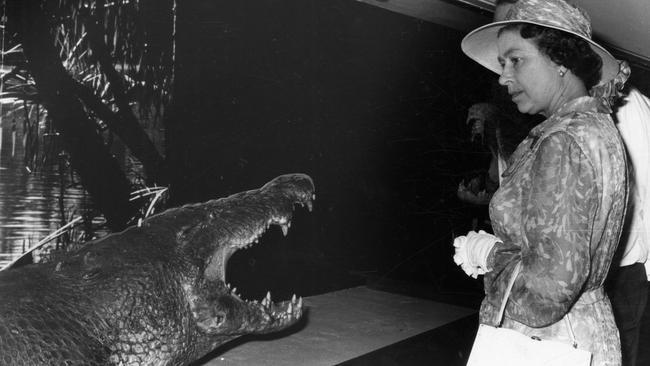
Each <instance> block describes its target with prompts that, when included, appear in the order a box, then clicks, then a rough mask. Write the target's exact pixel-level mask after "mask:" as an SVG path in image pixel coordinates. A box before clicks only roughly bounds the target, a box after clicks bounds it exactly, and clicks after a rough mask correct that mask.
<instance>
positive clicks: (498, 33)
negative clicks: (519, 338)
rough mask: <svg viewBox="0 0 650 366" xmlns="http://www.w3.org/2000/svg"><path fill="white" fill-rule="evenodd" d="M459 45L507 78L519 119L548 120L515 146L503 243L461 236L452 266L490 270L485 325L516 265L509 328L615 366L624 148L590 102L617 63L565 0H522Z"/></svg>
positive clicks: (501, 196) (503, 205)
mask: <svg viewBox="0 0 650 366" xmlns="http://www.w3.org/2000/svg"><path fill="white" fill-rule="evenodd" d="M462 48H463V51H464V52H465V53H466V54H467V55H468V56H469V57H471V58H472V59H474V60H475V61H477V62H478V63H480V64H481V65H483V66H485V67H487V68H488V69H490V70H492V71H494V72H496V73H498V74H500V77H499V83H500V84H501V85H503V86H504V87H506V88H507V89H508V93H509V94H510V96H511V98H512V101H513V102H514V103H515V104H516V105H517V108H518V110H519V111H520V112H523V113H528V114H542V115H543V116H545V117H546V120H545V121H544V122H542V123H540V124H539V125H537V126H535V127H534V128H533V129H532V130H531V131H530V133H529V135H528V137H527V138H526V139H525V140H524V141H523V142H522V143H521V144H520V145H519V146H518V147H517V150H516V151H515V153H514V154H513V155H512V157H511V159H510V164H509V167H508V169H507V170H506V171H505V172H504V174H503V180H502V183H501V186H500V188H499V190H497V192H496V193H495V194H494V196H493V198H492V201H491V202H490V218H491V220H492V225H493V229H494V232H495V234H496V236H495V235H490V234H487V233H485V232H479V233H475V232H470V233H468V235H467V236H461V237H458V238H456V240H455V241H454V246H455V247H456V255H455V256H454V260H455V261H456V263H457V264H460V265H461V266H462V268H463V270H465V272H466V273H467V274H469V275H472V276H474V277H476V276H477V275H479V274H485V278H484V286H485V294H486V297H485V299H484V300H483V303H482V305H481V311H480V321H481V322H482V323H485V324H491V325H497V324H498V323H499V320H498V319H497V318H498V310H499V307H500V305H501V303H502V301H503V297H504V292H505V288H506V284H507V283H508V280H509V279H510V277H511V276H512V275H513V271H514V269H515V267H516V266H517V264H518V263H521V267H520V271H519V272H518V273H515V274H514V275H515V276H516V281H515V284H514V286H513V289H512V292H511V294H510V296H509V298H508V303H507V306H506V313H505V316H504V319H503V322H502V323H501V324H502V326H503V327H506V328H511V329H515V330H517V331H519V332H521V333H524V334H526V335H530V336H537V337H539V338H541V339H550V340H556V341H566V342H569V341H570V339H572V336H571V333H572V332H573V333H574V336H575V340H576V341H577V344H578V348H581V349H586V350H588V351H590V352H592V354H593V357H592V365H620V362H621V356H620V344H619V338H618V331H617V330H616V325H615V323H614V318H613V315H612V310H611V305H610V303H609V300H608V299H607V297H606V295H605V293H604V291H603V282H604V280H605V276H606V275H607V271H608V269H609V266H610V264H611V261H612V257H613V254H614V251H615V249H616V246H617V243H618V240H619V236H620V233H621V226H622V223H623V216H624V211H625V203H626V195H627V180H626V167H625V153H624V148H623V144H622V142H621V139H620V136H619V134H618V132H617V130H616V127H615V126H614V123H613V121H612V119H611V117H610V115H609V114H610V113H611V110H609V108H608V106H607V105H606V104H604V103H602V99H594V98H591V97H589V96H588V90H589V89H591V88H592V87H593V86H594V85H597V84H602V83H606V82H608V81H609V80H611V79H612V78H613V77H614V76H615V75H616V73H617V71H618V63H617V62H616V60H615V59H614V58H613V57H612V56H611V55H610V54H609V53H608V52H607V51H606V50H604V49H603V48H602V47H600V46H599V45H598V44H596V43H594V42H593V41H592V40H591V25H590V22H589V19H588V18H587V16H586V15H585V14H584V13H583V12H582V11H581V10H579V9H578V8H576V7H573V6H571V5H569V4H567V3H566V2H565V1H563V0H520V1H518V2H517V3H516V4H514V5H513V6H512V8H511V9H510V10H509V11H508V13H507V15H506V18H505V20H504V21H501V22H495V23H491V24H488V25H486V26H483V27H480V28H478V29H476V30H474V31H473V32H471V33H470V34H468V35H467V36H466V37H465V38H464V39H463V42H462Z"/></svg>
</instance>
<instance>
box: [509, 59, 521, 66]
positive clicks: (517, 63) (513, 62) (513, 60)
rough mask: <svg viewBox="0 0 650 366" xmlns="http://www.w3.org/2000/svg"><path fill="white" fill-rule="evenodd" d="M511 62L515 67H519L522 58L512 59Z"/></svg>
mask: <svg viewBox="0 0 650 366" xmlns="http://www.w3.org/2000/svg"><path fill="white" fill-rule="evenodd" d="M510 62H512V65H513V66H517V65H519V64H521V58H520V57H512V58H511V59H510Z"/></svg>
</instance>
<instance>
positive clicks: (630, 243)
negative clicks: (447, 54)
mask: <svg viewBox="0 0 650 366" xmlns="http://www.w3.org/2000/svg"><path fill="white" fill-rule="evenodd" d="M517 1H518V0H496V2H495V5H496V8H495V10H494V19H493V21H495V22H497V21H500V20H503V19H504V18H505V16H506V14H507V13H508V11H509V10H510V8H511V7H512V5H513V4H514V3H516V2H517ZM629 77H630V67H629V66H628V64H627V62H625V61H619V71H618V74H617V75H616V77H614V78H613V79H612V80H611V81H609V82H608V83H604V84H600V85H597V86H595V87H594V88H592V89H591V90H590V91H589V94H590V95H591V96H593V97H597V98H605V99H606V100H607V102H608V103H609V105H610V106H612V108H613V110H614V112H615V115H616V120H615V122H616V127H617V128H618V130H619V132H620V134H621V137H622V138H623V143H624V145H625V148H626V150H627V156H628V159H629V161H628V171H629V173H630V174H629V187H630V190H629V192H630V193H629V197H628V208H627V212H626V215H625V224H624V226H623V234H622V237H621V241H620V243H619V249H618V252H617V253H616V255H615V259H614V263H613V264H612V268H611V270H610V272H609V275H608V278H607V281H606V283H605V290H606V292H607V294H608V295H609V298H610V300H611V302H612V308H613V311H614V319H615V320H616V325H617V327H618V331H619V335H620V338H621V352H622V358H623V365H624V366H635V365H636V359H637V354H638V349H639V333H640V331H641V325H642V316H643V313H644V311H645V308H646V305H647V300H648V274H650V272H649V271H648V267H649V266H650V262H649V261H648V256H649V254H650V237H648V235H649V233H650V206H649V205H650V196H649V195H648V193H649V192H648V181H649V180H650V179H649V178H650V169H649V166H650V99H648V97H646V96H645V95H643V94H641V92H639V90H638V89H636V88H634V87H630V86H628V87H625V83H626V82H627V80H628V78H629Z"/></svg>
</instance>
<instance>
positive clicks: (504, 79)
mask: <svg viewBox="0 0 650 366" xmlns="http://www.w3.org/2000/svg"><path fill="white" fill-rule="evenodd" d="M511 82H512V72H511V71H510V70H509V68H508V67H504V68H503V70H501V75H499V84H501V85H503V86H506V85H508V83H511Z"/></svg>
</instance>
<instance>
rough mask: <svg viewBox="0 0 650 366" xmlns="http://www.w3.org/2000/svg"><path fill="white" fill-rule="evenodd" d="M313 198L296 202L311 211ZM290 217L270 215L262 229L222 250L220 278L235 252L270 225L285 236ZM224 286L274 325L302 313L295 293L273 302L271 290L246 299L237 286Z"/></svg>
mask: <svg viewBox="0 0 650 366" xmlns="http://www.w3.org/2000/svg"><path fill="white" fill-rule="evenodd" d="M314 199H315V196H314V195H312V197H310V199H309V200H307V201H305V202H298V203H297V204H298V205H300V206H302V207H306V208H307V209H308V210H309V211H310V212H311V211H312V209H313V203H312V200H314ZM291 219H292V216H291V215H277V216H272V217H271V218H270V219H269V221H268V222H267V223H266V224H265V225H263V229H262V230H256V231H255V232H254V234H253V236H252V237H250V238H249V240H247V241H246V242H239V243H236V244H233V245H230V246H229V247H228V248H227V250H224V252H223V255H224V256H225V257H224V259H223V263H224V266H223V267H222V276H223V277H222V278H224V279H225V278H226V267H227V263H228V261H229V260H230V257H231V256H232V255H233V254H234V253H235V252H237V251H239V250H242V249H249V248H252V247H253V246H255V245H257V244H259V242H260V238H261V237H262V236H263V235H264V234H265V233H266V231H267V230H268V229H269V228H270V227H271V226H279V227H280V229H281V230H282V234H283V235H284V236H287V235H288V233H289V229H290V228H291ZM226 287H227V288H228V290H229V291H230V295H231V296H233V297H235V298H236V299H238V300H240V301H243V302H245V303H246V304H247V306H249V307H250V308H254V309H256V310H257V311H258V312H260V313H262V314H264V318H266V320H268V321H272V322H273V323H275V325H278V326H283V325H288V324H291V323H294V322H295V321H296V320H298V319H300V317H301V316H302V314H303V301H302V297H297V296H296V294H293V295H292V296H291V299H289V300H286V301H281V302H276V303H274V302H273V301H272V296H271V291H267V292H266V295H265V296H264V297H263V298H262V299H260V300H247V299H244V298H243V297H242V296H241V295H240V293H239V292H238V290H237V287H235V286H232V285H231V284H230V283H226Z"/></svg>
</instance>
